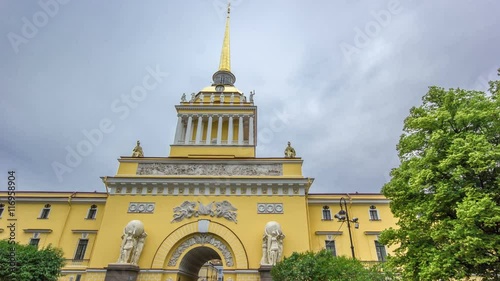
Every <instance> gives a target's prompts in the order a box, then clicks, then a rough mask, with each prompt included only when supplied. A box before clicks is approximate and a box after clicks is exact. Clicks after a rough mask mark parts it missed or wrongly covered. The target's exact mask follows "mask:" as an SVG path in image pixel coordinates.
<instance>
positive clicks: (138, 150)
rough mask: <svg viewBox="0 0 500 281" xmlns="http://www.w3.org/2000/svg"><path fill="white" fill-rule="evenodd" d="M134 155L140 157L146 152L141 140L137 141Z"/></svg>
mask: <svg viewBox="0 0 500 281" xmlns="http://www.w3.org/2000/svg"><path fill="white" fill-rule="evenodd" d="M132 157H136V158H140V157H144V152H143V151H142V147H141V142H140V141H137V145H136V146H135V147H134V150H132Z"/></svg>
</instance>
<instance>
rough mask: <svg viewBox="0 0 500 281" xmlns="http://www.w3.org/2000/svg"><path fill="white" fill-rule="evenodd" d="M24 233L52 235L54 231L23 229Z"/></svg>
mask: <svg viewBox="0 0 500 281" xmlns="http://www.w3.org/2000/svg"><path fill="white" fill-rule="evenodd" d="M23 231H24V233H52V229H48V228H27V229H23Z"/></svg>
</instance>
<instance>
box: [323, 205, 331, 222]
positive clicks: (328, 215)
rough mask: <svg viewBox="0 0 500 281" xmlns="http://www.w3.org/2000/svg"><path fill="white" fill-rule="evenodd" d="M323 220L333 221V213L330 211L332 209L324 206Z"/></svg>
mask: <svg viewBox="0 0 500 281" xmlns="http://www.w3.org/2000/svg"><path fill="white" fill-rule="evenodd" d="M323 220H325V221H331V220H332V212H331V211H330V207H328V206H323Z"/></svg>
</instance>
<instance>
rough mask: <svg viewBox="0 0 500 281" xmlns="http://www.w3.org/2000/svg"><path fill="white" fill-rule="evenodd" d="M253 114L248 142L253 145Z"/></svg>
mask: <svg viewBox="0 0 500 281" xmlns="http://www.w3.org/2000/svg"><path fill="white" fill-rule="evenodd" d="M253 138H254V136H253V116H250V118H249V121H248V144H250V145H253Z"/></svg>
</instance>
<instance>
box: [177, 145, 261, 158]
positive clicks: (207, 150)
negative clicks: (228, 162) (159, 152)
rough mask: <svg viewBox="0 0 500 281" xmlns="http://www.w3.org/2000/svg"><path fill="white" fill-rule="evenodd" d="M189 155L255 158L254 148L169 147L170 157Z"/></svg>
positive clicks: (234, 146)
mask: <svg viewBox="0 0 500 281" xmlns="http://www.w3.org/2000/svg"><path fill="white" fill-rule="evenodd" d="M190 155H197V156H199V155H208V156H214V158H217V156H229V157H245V158H246V157H255V147H254V146H238V145H232V146H206V145H200V146H194V145H189V146H183V145H171V146H170V157H188V156H190Z"/></svg>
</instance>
